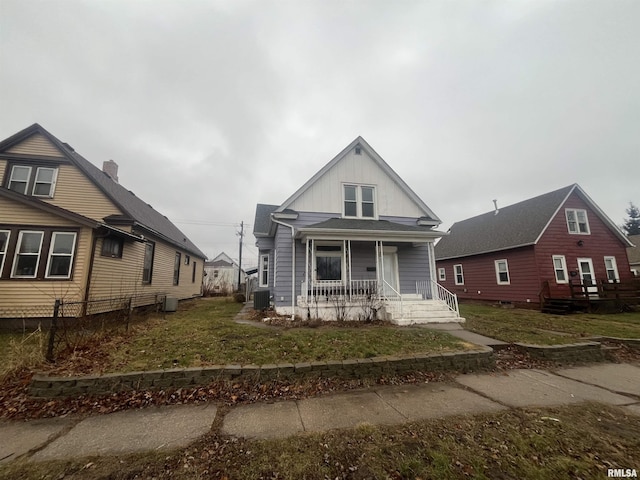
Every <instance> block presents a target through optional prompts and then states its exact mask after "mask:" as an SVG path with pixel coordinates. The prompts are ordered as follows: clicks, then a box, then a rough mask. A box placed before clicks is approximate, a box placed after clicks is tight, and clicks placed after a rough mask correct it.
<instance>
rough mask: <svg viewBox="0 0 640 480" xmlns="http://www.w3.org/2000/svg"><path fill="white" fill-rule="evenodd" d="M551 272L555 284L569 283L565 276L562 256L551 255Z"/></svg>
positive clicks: (567, 277)
mask: <svg viewBox="0 0 640 480" xmlns="http://www.w3.org/2000/svg"><path fill="white" fill-rule="evenodd" d="M552 259H553V271H554V273H555V276H556V283H569V275H568V274H567V261H566V259H565V258H564V255H553V257H552Z"/></svg>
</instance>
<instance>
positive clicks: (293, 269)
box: [271, 214, 296, 320]
mask: <svg viewBox="0 0 640 480" xmlns="http://www.w3.org/2000/svg"><path fill="white" fill-rule="evenodd" d="M271 221H272V222H273V223H277V224H278V225H282V226H283V227H288V228H290V229H291V320H295V316H296V239H295V235H296V229H295V227H294V226H293V225H289V224H288V223H284V222H281V221H280V220H276V219H275V218H273V214H272V215H271ZM274 283H275V277H274Z"/></svg>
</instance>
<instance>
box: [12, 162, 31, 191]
mask: <svg viewBox="0 0 640 480" xmlns="http://www.w3.org/2000/svg"><path fill="white" fill-rule="evenodd" d="M30 178H31V167H27V166H24V165H14V166H13V167H11V177H9V190H13V191H14V192H18V193H22V194H23V195H26V194H27V188H28V187H29V179H30Z"/></svg>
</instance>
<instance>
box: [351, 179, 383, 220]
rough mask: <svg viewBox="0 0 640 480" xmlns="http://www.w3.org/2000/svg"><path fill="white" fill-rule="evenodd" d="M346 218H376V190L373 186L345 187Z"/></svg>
mask: <svg viewBox="0 0 640 480" xmlns="http://www.w3.org/2000/svg"><path fill="white" fill-rule="evenodd" d="M343 187H344V188H343V199H344V201H343V204H344V209H343V214H344V216H345V217H354V218H376V215H377V213H376V189H375V187H374V186H371V185H344V186H343Z"/></svg>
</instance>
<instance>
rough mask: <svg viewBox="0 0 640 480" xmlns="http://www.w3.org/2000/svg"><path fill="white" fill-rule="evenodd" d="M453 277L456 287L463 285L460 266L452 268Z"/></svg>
mask: <svg viewBox="0 0 640 480" xmlns="http://www.w3.org/2000/svg"><path fill="white" fill-rule="evenodd" d="M453 276H454V278H455V282H456V285H464V273H463V272H462V265H461V264H458V265H454V266H453Z"/></svg>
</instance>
